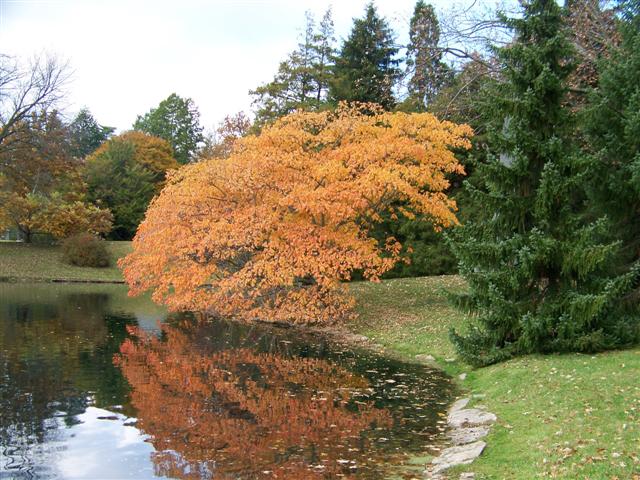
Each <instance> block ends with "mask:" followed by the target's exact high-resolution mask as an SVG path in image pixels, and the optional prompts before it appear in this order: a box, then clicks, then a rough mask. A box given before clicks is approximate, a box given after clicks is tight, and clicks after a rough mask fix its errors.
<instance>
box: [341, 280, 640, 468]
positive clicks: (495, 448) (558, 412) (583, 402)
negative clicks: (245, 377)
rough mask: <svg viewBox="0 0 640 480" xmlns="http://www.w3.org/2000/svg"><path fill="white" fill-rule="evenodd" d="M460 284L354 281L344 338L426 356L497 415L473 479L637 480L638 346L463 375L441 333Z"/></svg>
mask: <svg viewBox="0 0 640 480" xmlns="http://www.w3.org/2000/svg"><path fill="white" fill-rule="evenodd" d="M464 288H465V284H464V281H463V280H462V279H461V278H460V277H457V276H442V277H424V278H406V279H396V280H387V281H385V282H383V283H380V284H370V283H358V284H354V285H353V291H354V293H355V294H356V297H357V298H358V300H359V307H358V308H359V313H360V316H359V318H358V319H357V320H356V321H354V322H353V323H351V324H350V325H349V330H350V331H351V332H353V333H357V334H362V335H366V336H367V337H369V338H370V339H371V341H372V342H374V343H376V344H380V345H382V346H383V347H385V348H386V349H388V350H390V351H392V352H395V353H396V354H399V355H401V356H403V357H404V358H405V359H407V360H415V355H417V354H430V355H433V356H434V357H435V358H436V360H437V362H438V363H439V364H440V365H441V366H442V368H443V369H444V370H445V371H446V372H447V373H449V374H450V375H452V376H454V377H457V375H459V374H460V373H463V372H464V373H467V376H466V378H465V380H458V383H459V385H460V387H461V389H462V390H463V392H464V393H465V394H468V395H477V397H475V398H473V400H472V403H471V406H473V405H474V404H476V405H478V404H482V405H484V406H486V407H487V408H488V410H489V411H491V412H493V413H495V414H496V415H497V416H498V422H497V424H496V425H494V427H493V428H492V430H491V433H490V434H489V436H488V437H487V439H486V441H487V448H486V450H485V452H484V453H483V455H482V456H481V457H480V458H479V459H477V460H476V461H475V462H474V463H473V464H471V465H467V466H464V467H462V468H458V469H456V470H452V471H451V475H450V478H452V479H457V478H458V474H459V473H460V472H464V471H471V472H476V475H477V476H476V478H477V479H523V480H525V479H527V480H528V479H532V478H564V479H576V478H581V479H594V480H595V479H605V478H606V479H616V478H617V479H632V480H640V382H638V378H639V374H640V347H636V348H634V349H629V350H621V351H614V352H606V353H600V354H596V355H581V354H567V355H529V356H525V357H520V358H516V359H513V360H510V361H507V362H504V363H501V364H498V365H493V366H490V367H486V368H481V369H475V370H474V369H472V368H471V367H469V366H468V365H466V364H464V363H463V362H461V361H458V360H457V359H456V355H455V351H454V349H453V346H452V345H451V343H450V342H449V339H448V333H449V329H450V328H451V327H454V328H463V327H464V325H465V323H466V322H467V321H468V320H469V319H468V318H466V317H465V315H464V314H462V313H461V312H459V311H458V310H456V309H454V308H452V307H451V306H450V305H449V304H448V302H447V299H446V296H445V295H444V293H445V291H456V290H457V291H459V290H461V289H464Z"/></svg>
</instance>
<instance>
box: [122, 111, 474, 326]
mask: <svg viewBox="0 0 640 480" xmlns="http://www.w3.org/2000/svg"><path fill="white" fill-rule="evenodd" d="M372 110H373V111H374V112H375V113H374V114H373V115H366V114H364V113H362V112H363V111H368V112H371V111H372ZM470 136H471V129H470V128H469V127H468V126H466V125H456V124H453V123H450V122H441V121H439V120H438V119H437V118H435V117H434V116H432V115H430V114H426V113H423V114H406V113H389V112H381V111H377V110H375V108H374V107H373V106H371V105H364V106H346V105H342V106H341V107H340V108H339V109H338V110H337V111H335V112H315V113H309V112H297V113H294V114H291V115H289V116H287V117H284V118H282V119H280V120H279V121H277V122H276V123H275V124H274V125H273V126H271V127H268V128H266V129H264V130H263V132H262V133H261V134H260V135H259V136H249V137H245V138H243V139H240V140H238V142H237V144H236V146H235V149H234V153H233V154H232V155H231V156H230V157H229V158H227V159H216V160H208V161H203V162H201V163H198V164H194V165H188V166H186V167H183V168H182V169H180V170H178V171H175V172H172V173H171V174H170V175H169V177H168V180H167V185H166V186H165V188H164V189H163V191H162V193H161V194H160V195H159V196H158V197H157V198H156V199H155V200H154V201H153V202H152V204H151V206H150V207H149V210H148V211H147V214H146V218H145V220H144V221H143V223H142V224H141V225H140V228H139V229H138V232H137V235H136V237H135V239H134V242H133V246H134V251H133V253H132V254H131V255H129V256H128V257H126V258H125V259H124V260H123V261H122V262H121V266H122V267H123V271H124V275H125V279H126V280H127V282H128V284H129V286H130V292H131V294H139V293H141V292H143V291H146V290H152V291H153V298H154V300H156V301H158V302H162V303H164V304H166V305H167V306H169V307H170V308H171V309H185V310H205V311H209V312H211V313H214V314H217V315H223V316H230V317H235V318H239V319H262V320H269V321H289V322H318V321H323V322H328V321H334V320H339V319H342V318H345V317H346V316H348V315H350V314H351V312H352V307H353V300H352V299H351V297H349V296H348V295H346V294H345V288H346V287H345V286H344V284H343V283H342V282H343V281H345V280H349V279H350V278H351V275H352V273H353V272H354V271H361V272H362V273H363V275H364V277H365V278H367V279H370V280H373V281H377V280H378V278H379V277H380V276H381V275H382V274H383V273H384V272H386V271H388V270H389V269H390V268H392V267H393V265H394V264H395V263H396V262H397V261H399V260H401V258H400V249H401V248H400V247H401V246H400V244H399V243H398V242H397V241H396V240H395V239H394V238H388V239H387V241H386V242H385V244H384V245H379V244H378V242H377V241H376V240H375V239H374V238H372V236H371V235H370V232H369V230H370V228H371V227H372V226H373V225H374V224H375V223H376V222H378V221H379V220H380V219H381V214H382V213H383V212H385V211H393V205H394V204H398V203H402V204H404V205H407V206H408V208H410V209H411V210H412V211H413V212H416V213H420V214H424V215H426V216H428V217H429V218H430V219H431V220H432V221H433V223H434V224H435V225H437V226H439V227H448V226H451V225H454V224H455V223H456V222H457V220H456V217H455V214H454V212H455V209H456V206H455V202H454V201H453V200H452V199H449V198H447V196H446V194H445V193H444V191H445V189H446V188H447V187H448V186H449V182H448V181H447V178H446V176H447V174H449V173H454V172H455V173H463V169H462V166H461V165H460V164H459V163H458V161H457V160H456V158H455V156H454V154H453V153H452V151H451V149H452V148H469V147H470V142H469V137H470Z"/></svg>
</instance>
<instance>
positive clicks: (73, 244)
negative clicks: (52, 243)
mask: <svg viewBox="0 0 640 480" xmlns="http://www.w3.org/2000/svg"><path fill="white" fill-rule="evenodd" d="M62 253H63V258H64V261H65V262H66V263H69V264H70V265H77V266H78V267H99V268H104V267H108V266H109V265H110V264H111V257H110V255H109V252H108V251H107V247H106V245H105V242H104V240H102V239H101V238H99V237H96V236H95V235H92V234H90V233H80V234H77V235H73V236H71V237H68V238H66V239H65V240H64V241H63V242H62Z"/></svg>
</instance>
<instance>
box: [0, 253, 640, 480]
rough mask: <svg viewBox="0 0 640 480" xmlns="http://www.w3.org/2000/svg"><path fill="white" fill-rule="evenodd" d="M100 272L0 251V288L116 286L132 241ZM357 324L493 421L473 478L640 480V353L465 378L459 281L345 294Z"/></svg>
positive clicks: (416, 281)
mask: <svg viewBox="0 0 640 480" xmlns="http://www.w3.org/2000/svg"><path fill="white" fill-rule="evenodd" d="M107 247H108V249H109V251H110V252H111V254H112V258H113V259H114V262H113V263H112V266H111V267H109V268H106V269H97V268H81V267H74V266H70V265H67V264H65V263H64V262H62V259H61V252H60V249H59V248H58V247H48V246H38V245H24V244H15V243H13V244H11V243H7V242H0V281H7V280H10V281H41V282H57V281H65V282H95V283H100V282H106V283H121V282H122V274H121V272H120V270H119V269H118V267H117V266H116V265H115V260H116V259H117V258H120V257H122V256H124V255H126V254H127V253H128V252H129V251H130V250H131V243H130V242H107ZM351 287H352V291H353V292H354V294H355V296H356V298H357V299H358V305H359V306H358V309H359V313H360V316H359V318H358V319H357V320H356V321H354V322H352V323H350V324H349V325H347V328H348V329H349V330H350V331H351V332H352V333H356V334H361V335H366V336H367V337H369V338H370V339H371V341H372V342H374V343H377V344H380V345H382V346H383V347H385V349H386V351H387V352H388V353H391V354H393V355H397V356H400V357H401V358H404V359H407V360H410V361H414V359H415V355H417V354H430V355H433V356H434V357H435V358H436V361H437V362H438V363H439V364H440V365H441V366H442V368H443V370H445V371H446V372H447V373H448V374H450V375H451V376H453V377H456V376H457V375H458V374H460V373H463V372H465V373H467V377H466V379H465V380H464V381H459V385H460V386H461V388H462V389H463V390H464V391H466V392H467V393H469V394H477V395H480V396H483V397H482V398H475V399H474V400H473V401H474V402H475V403H482V404H484V405H486V406H487V407H488V409H489V410H490V411H492V412H494V413H496V415H497V416H498V423H497V424H496V425H495V426H494V428H493V429H492V432H491V434H490V436H489V437H488V438H487V443H488V447H487V449H486V450H485V452H484V454H483V455H482V456H481V457H480V458H479V459H478V460H477V461H476V462H474V463H473V464H472V465H470V466H466V467H464V468H462V469H459V470H457V471H455V472H452V475H451V478H457V475H456V474H457V473H459V472H460V471H474V472H476V473H477V475H478V476H477V478H478V479H531V478H546V477H548V478H566V479H573V478H586V479H604V478H611V479H614V478H619V479H633V480H640V458H639V457H640V453H639V452H640V383H639V382H638V381H637V378H638V373H639V372H640V348H635V349H630V350H625V351H616V352H608V353H602V354H598V355H593V356H592V355H575V354H574V355H547V356H537V355H536V356H526V357H521V358H518V359H515V360H511V361H508V362H505V363H502V364H499V365H494V366H491V367H487V368H483V369H478V370H472V369H471V368H470V367H469V366H468V365H465V364H464V363H462V362H460V361H458V360H457V359H456V355H455V351H454V349H453V346H452V345H451V343H450V342H449V339H448V332H449V329H450V328H451V327H455V328H460V327H462V326H463V325H464V324H465V322H466V321H467V320H468V319H467V318H466V317H465V315H464V314H462V313H460V312H459V311H457V310H455V309H453V308H452V307H451V306H450V305H449V304H448V303H447V300H446V297H445V295H444V292H445V291H456V290H458V291H459V290H461V289H464V288H465V284H464V282H463V280H462V279H461V278H460V277H457V276H441V277H425V278H407V279H396V280H386V281H384V282H382V283H379V284H373V283H365V282H356V283H353V284H352V285H351Z"/></svg>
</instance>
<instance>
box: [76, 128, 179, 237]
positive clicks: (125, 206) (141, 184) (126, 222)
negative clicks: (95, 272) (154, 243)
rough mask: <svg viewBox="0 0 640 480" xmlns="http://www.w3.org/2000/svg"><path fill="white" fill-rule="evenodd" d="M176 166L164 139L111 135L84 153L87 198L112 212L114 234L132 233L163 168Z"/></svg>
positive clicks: (159, 182) (139, 134)
mask: <svg viewBox="0 0 640 480" xmlns="http://www.w3.org/2000/svg"><path fill="white" fill-rule="evenodd" d="M178 166H179V164H178V163H177V162H176V160H175V159H174V158H173V156H172V149H171V146H170V145H169V143H168V142H167V141H165V140H163V139H161V138H158V137H154V136H152V135H147V134H146V133H142V132H135V131H132V132H125V133H123V134H121V135H117V136H115V137H112V138H110V139H109V140H108V141H107V142H105V143H104V144H102V145H101V146H100V148H98V149H97V150H96V151H95V152H94V153H92V154H91V155H89V157H87V160H86V166H85V170H84V176H85V179H86V182H87V185H88V191H89V198H90V199H91V200H92V201H94V202H97V203H99V204H100V205H103V206H106V207H108V208H109V209H110V210H111V212H112V213H113V217H114V224H113V229H112V231H111V236H112V237H113V238H115V239H119V240H122V239H125V240H128V239H131V238H132V237H133V235H134V234H135V231H136V229H137V228H138V225H139V223H140V222H141V221H142V218H143V216H144V212H145V210H146V209H147V206H148V205H149V202H150V201H151V199H152V198H153V196H154V195H155V194H157V193H158V192H159V191H160V188H161V187H162V185H163V182H164V180H165V176H166V172H167V171H168V170H171V169H174V168H178Z"/></svg>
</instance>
